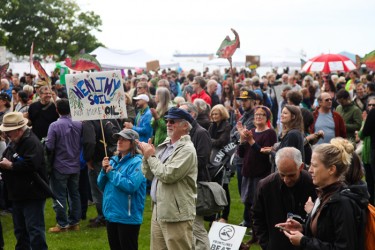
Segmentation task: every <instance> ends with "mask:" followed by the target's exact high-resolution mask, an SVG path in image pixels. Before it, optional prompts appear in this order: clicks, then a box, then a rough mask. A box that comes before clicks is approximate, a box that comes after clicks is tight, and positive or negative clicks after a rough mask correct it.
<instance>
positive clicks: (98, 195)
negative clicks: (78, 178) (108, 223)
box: [89, 162, 104, 219]
mask: <svg viewBox="0 0 375 250" xmlns="http://www.w3.org/2000/svg"><path fill="white" fill-rule="evenodd" d="M93 165H94V169H89V180H90V188H91V195H92V199H93V200H94V202H95V206H96V211H97V212H98V219H103V218H104V215H103V209H102V204H103V192H102V191H101V190H100V189H99V187H98V183H97V180H98V176H99V173H100V171H101V170H102V162H93Z"/></svg>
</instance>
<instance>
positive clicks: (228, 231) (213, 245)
mask: <svg viewBox="0 0 375 250" xmlns="http://www.w3.org/2000/svg"><path fill="white" fill-rule="evenodd" d="M245 232H246V227H240V226H236V225H231V224H226V223H221V222H216V221H214V222H213V223H212V226H211V228H210V232H209V233H208V238H209V240H210V249H215V250H216V249H218V250H219V249H220V250H238V249H239V248H240V245H241V242H242V239H243V237H244V235H245Z"/></svg>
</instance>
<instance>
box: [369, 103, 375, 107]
mask: <svg viewBox="0 0 375 250" xmlns="http://www.w3.org/2000/svg"><path fill="white" fill-rule="evenodd" d="M367 106H368V107H375V103H371V104H367Z"/></svg>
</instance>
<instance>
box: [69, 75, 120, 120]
mask: <svg viewBox="0 0 375 250" xmlns="http://www.w3.org/2000/svg"><path fill="white" fill-rule="evenodd" d="M65 80H66V89H67V92H68V98H69V105H70V113H71V115H72V119H73V120H74V121H84V120H98V119H118V118H125V117H127V114H126V104H125V94H124V88H123V85H122V81H121V71H119V70H116V71H102V72H87V73H82V74H69V75H65Z"/></svg>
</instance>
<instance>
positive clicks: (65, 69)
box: [56, 62, 69, 85]
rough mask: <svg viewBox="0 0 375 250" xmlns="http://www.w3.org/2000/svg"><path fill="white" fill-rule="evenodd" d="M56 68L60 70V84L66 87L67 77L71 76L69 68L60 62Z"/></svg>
mask: <svg viewBox="0 0 375 250" xmlns="http://www.w3.org/2000/svg"><path fill="white" fill-rule="evenodd" d="M56 68H58V69H59V70H60V84H62V85H66V81H65V75H66V74H69V69H68V67H66V66H65V64H64V63H60V62H58V63H56Z"/></svg>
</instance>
